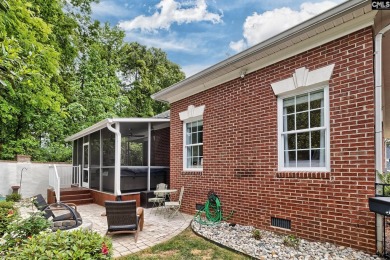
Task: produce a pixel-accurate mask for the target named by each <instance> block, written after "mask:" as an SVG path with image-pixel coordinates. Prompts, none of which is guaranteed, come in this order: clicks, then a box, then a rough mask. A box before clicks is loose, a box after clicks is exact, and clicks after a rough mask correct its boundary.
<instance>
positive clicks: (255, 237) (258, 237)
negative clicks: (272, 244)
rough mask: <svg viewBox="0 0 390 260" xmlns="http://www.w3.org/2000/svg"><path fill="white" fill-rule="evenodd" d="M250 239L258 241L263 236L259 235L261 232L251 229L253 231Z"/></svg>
mask: <svg viewBox="0 0 390 260" xmlns="http://www.w3.org/2000/svg"><path fill="white" fill-rule="evenodd" d="M252 237H253V238H254V239H256V240H260V239H261V238H262V237H263V235H262V234H261V231H260V230H258V229H253V230H252Z"/></svg>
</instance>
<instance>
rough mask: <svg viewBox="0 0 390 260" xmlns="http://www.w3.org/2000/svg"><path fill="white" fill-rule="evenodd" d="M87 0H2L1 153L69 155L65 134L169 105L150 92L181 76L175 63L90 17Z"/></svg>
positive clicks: (60, 158) (46, 158) (67, 157)
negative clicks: (153, 97)
mask: <svg viewBox="0 0 390 260" xmlns="http://www.w3.org/2000/svg"><path fill="white" fill-rule="evenodd" d="M92 2H95V1H94V0H71V1H62V0H51V1H47V0H7V1H1V0H0V124H1V125H5V126H6V127H1V128H0V159H14V158H15V155H16V154H27V155H31V157H32V160H35V161H69V160H70V159H71V154H72V151H71V147H70V145H69V144H67V143H65V142H64V139H65V137H67V136H69V135H72V134H74V133H76V132H78V131H80V130H82V129H84V128H86V127H88V126H90V125H92V124H94V123H96V122H98V121H100V120H102V119H104V118H110V117H149V116H153V115H155V114H158V113H161V112H163V111H165V110H167V109H168V105H166V104H163V103H161V102H156V101H154V100H152V99H151V98H150V95H151V94H154V93H155V92H157V91H159V90H161V89H163V88H166V87H168V86H170V85H172V84H174V83H176V82H177V81H179V80H182V79H184V73H183V72H181V71H180V67H179V66H178V65H176V64H174V63H172V62H171V61H169V60H168V59H167V57H166V54H165V53H164V52H163V51H161V50H160V49H155V48H149V49H148V48H146V47H145V46H142V45H140V44H138V43H124V36H125V34H124V32H123V31H122V30H120V29H119V28H117V27H111V26H110V25H109V24H101V23H99V22H98V21H94V20H93V19H92V18H91V6H90V5H91V3H92Z"/></svg>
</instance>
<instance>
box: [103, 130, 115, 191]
mask: <svg viewBox="0 0 390 260" xmlns="http://www.w3.org/2000/svg"><path fill="white" fill-rule="evenodd" d="M101 138H102V147H101V149H102V151H103V162H102V163H103V167H102V170H101V171H102V179H103V180H102V185H103V187H102V190H103V191H105V192H110V193H113V192H114V180H115V134H114V133H113V132H111V131H110V130H108V129H107V128H103V129H102V130H101Z"/></svg>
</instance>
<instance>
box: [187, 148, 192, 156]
mask: <svg viewBox="0 0 390 260" xmlns="http://www.w3.org/2000/svg"><path fill="white" fill-rule="evenodd" d="M190 157H192V147H191V146H190V147H187V158H190Z"/></svg>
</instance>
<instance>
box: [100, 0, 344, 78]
mask: <svg viewBox="0 0 390 260" xmlns="http://www.w3.org/2000/svg"><path fill="white" fill-rule="evenodd" d="M341 2H343V0H235V1H232V0H100V2H99V3H94V4H93V5H92V16H93V18H95V19H97V20H99V21H101V22H109V23H110V24H111V25H112V26H119V27H120V28H121V29H123V30H124V31H125V32H126V37H125V41H127V42H138V43H140V44H142V45H146V46H148V47H155V48H160V49H162V50H163V51H165V52H166V53H167V56H168V59H169V60H171V61H172V62H174V63H176V64H178V65H179V66H180V67H181V68H182V70H183V71H184V72H185V73H186V76H187V77H189V76H191V75H193V74H196V73H197V72H199V71H202V70H204V69H206V68H208V67H210V66H212V65H214V64H216V63H218V62H220V61H223V60H225V59H227V58H229V57H230V56H232V55H234V54H236V53H238V52H240V51H243V50H245V49H247V48H249V47H251V46H253V45H255V44H257V43H260V42H262V41H264V40H266V39H268V38H270V37H272V36H274V35H276V34H278V33H280V32H282V31H285V30H287V29H288V28H291V27H292V26H294V25H297V24H299V23H301V22H303V21H305V20H307V19H309V18H311V17H313V16H315V15H317V14H319V13H322V12H324V11H326V10H328V9H329V8H332V7H334V6H336V5H338V4H340V3H341Z"/></svg>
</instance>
